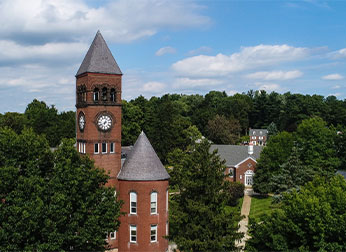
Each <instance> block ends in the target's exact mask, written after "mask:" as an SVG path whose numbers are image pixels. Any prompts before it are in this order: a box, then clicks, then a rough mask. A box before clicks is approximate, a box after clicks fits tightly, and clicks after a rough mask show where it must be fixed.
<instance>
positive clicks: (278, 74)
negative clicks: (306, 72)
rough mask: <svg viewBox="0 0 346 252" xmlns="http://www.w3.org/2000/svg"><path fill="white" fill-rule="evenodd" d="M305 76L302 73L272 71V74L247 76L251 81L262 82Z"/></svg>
mask: <svg viewBox="0 0 346 252" xmlns="http://www.w3.org/2000/svg"><path fill="white" fill-rule="evenodd" d="M302 75H303V73H302V72H301V71H298V70H294V71H288V72H284V71H272V72H256V73H252V74H248V75H246V77H247V78H249V79H261V80H291V79H296V78H299V77H301V76H302Z"/></svg>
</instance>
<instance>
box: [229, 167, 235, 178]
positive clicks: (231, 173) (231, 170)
mask: <svg viewBox="0 0 346 252" xmlns="http://www.w3.org/2000/svg"><path fill="white" fill-rule="evenodd" d="M233 175H234V170H233V168H229V173H228V176H230V177H231V178H233Z"/></svg>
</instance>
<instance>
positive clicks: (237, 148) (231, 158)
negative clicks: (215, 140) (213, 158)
mask: <svg viewBox="0 0 346 252" xmlns="http://www.w3.org/2000/svg"><path fill="white" fill-rule="evenodd" d="M216 149H217V150H218V154H219V156H220V158H221V159H224V160H226V166H227V167H235V166H236V165H238V164H239V163H241V162H242V161H244V160H245V159H248V158H249V157H250V158H252V159H253V160H255V161H256V160H257V159H258V158H259V157H260V154H261V151H262V150H263V146H257V145H255V146H253V154H252V155H249V153H248V146H246V145H224V144H212V145H211V146H210V152H213V151H214V150H216Z"/></svg>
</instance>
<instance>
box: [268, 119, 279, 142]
mask: <svg viewBox="0 0 346 252" xmlns="http://www.w3.org/2000/svg"><path fill="white" fill-rule="evenodd" d="M267 130H268V139H269V138H270V137H271V136H275V135H276V134H278V133H279V131H278V128H277V127H276V124H275V123H274V122H271V123H270V124H269V126H268V128H267Z"/></svg>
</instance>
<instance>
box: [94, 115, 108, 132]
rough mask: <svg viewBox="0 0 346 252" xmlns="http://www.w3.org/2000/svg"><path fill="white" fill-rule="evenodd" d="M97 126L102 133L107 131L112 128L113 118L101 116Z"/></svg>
mask: <svg viewBox="0 0 346 252" xmlns="http://www.w3.org/2000/svg"><path fill="white" fill-rule="evenodd" d="M97 126H98V128H99V129H100V130H102V131H107V130H109V129H110V128H111V126H112V118H111V117H110V116H109V115H101V116H99V118H98V119H97Z"/></svg>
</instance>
